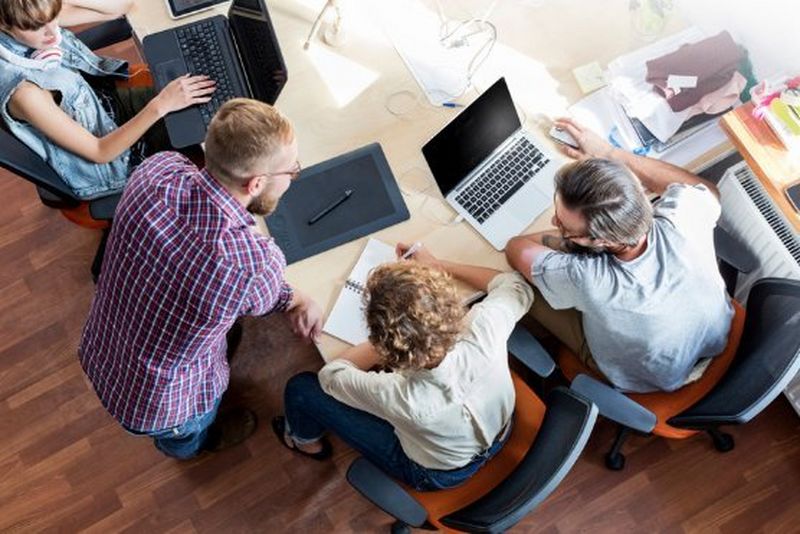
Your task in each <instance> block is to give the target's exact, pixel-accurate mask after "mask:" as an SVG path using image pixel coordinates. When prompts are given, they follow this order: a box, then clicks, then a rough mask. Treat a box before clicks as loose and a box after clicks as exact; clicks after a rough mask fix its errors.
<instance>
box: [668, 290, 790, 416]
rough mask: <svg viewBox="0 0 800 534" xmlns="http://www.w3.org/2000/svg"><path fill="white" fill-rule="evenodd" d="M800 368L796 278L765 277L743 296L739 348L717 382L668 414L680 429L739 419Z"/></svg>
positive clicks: (750, 413) (783, 385)
mask: <svg viewBox="0 0 800 534" xmlns="http://www.w3.org/2000/svg"><path fill="white" fill-rule="evenodd" d="M798 369H800V281H798V280H788V279H782V278H764V279H762V280H759V281H758V282H757V283H756V284H754V285H753V287H752V289H751V290H750V295H749V297H748V299H747V318H746V319H745V325H744V332H743V333H742V341H741V343H740V345H739V350H738V351H737V353H736V356H735V357H734V360H733V363H732V364H731V367H730V369H729V370H728V372H727V373H725V376H724V377H723V378H722V380H721V381H720V382H719V383H718V384H717V386H716V387H715V388H714V389H713V390H712V391H711V392H710V393H709V394H708V395H706V396H705V397H704V398H703V399H702V400H700V401H699V402H698V403H697V404H695V405H694V406H692V407H691V408H689V409H688V410H686V411H684V412H683V413H681V414H679V415H677V416H675V417H673V418H671V419H670V420H669V423H670V424H671V425H674V426H680V427H684V428H693V427H694V428H704V427H708V426H715V425H721V424H743V423H746V422H748V421H749V420H750V419H752V418H753V417H755V416H756V415H758V413H760V412H761V411H762V410H763V409H764V408H766V407H767V405H769V403H770V402H772V401H773V400H774V399H775V397H777V396H778V395H779V394H780V393H781V391H783V390H784V389H785V388H786V386H787V384H788V383H789V381H791V379H792V378H794V376H795V375H796V374H797V372H798Z"/></svg>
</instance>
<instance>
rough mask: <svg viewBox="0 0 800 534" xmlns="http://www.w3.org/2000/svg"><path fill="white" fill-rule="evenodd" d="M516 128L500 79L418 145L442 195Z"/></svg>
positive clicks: (513, 110)
mask: <svg viewBox="0 0 800 534" xmlns="http://www.w3.org/2000/svg"><path fill="white" fill-rule="evenodd" d="M520 127H521V124H520V122H519V117H517V111H516V109H514V102H513V101H512V100H511V93H509V92H508V86H507V85H506V81H505V79H504V78H500V79H499V80H497V81H496V82H495V84H494V85H492V86H491V87H490V88H489V89H487V90H486V92H484V93H483V94H482V95H481V96H479V97H478V98H477V99H476V100H475V101H474V102H473V103H472V104H470V105H469V107H467V108H466V109H465V110H463V111H462V112H461V113H460V114H459V115H458V116H457V117H456V118H455V119H453V120H452V122H450V124H448V125H447V126H445V128H444V129H443V130H442V131H441V132H439V133H438V134H436V136H435V137H434V138H433V139H431V140H430V141H428V143H427V144H426V145H425V146H424V147H422V154H423V155H424V156H425V160H426V161H427V162H428V166H429V167H430V168H431V172H432V173H433V177H434V178H435V179H436V183H437V184H439V188H440V189H441V191H442V194H443V195H445V196H447V194H448V193H449V192H450V191H452V190H453V188H454V187H456V185H458V183H459V182H460V181H461V180H463V179H464V178H465V177H466V176H467V175H468V174H469V173H470V172H471V171H472V170H473V169H474V168H475V167H477V166H478V165H480V163H481V162H482V161H483V160H484V159H486V158H487V157H488V156H489V154H491V153H492V152H493V151H494V150H495V149H496V148H497V147H498V146H500V145H501V144H503V142H504V141H505V140H506V139H508V138H509V137H510V136H511V135H512V134H513V133H514V132H516V131H517V130H518V129H519V128H520Z"/></svg>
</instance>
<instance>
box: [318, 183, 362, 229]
mask: <svg viewBox="0 0 800 534" xmlns="http://www.w3.org/2000/svg"><path fill="white" fill-rule="evenodd" d="M352 194H353V190H352V189H348V190H346V191H345V192H344V193H342V196H340V197H339V198H337V199H336V200H334V201H333V202H331V203H330V204H328V205H327V206H325V207H324V208H322V211H320V212H319V213H317V214H316V215H314V216H313V217H311V218H310V219H309V220H308V224H314V223H315V222H317V221H319V220H320V219H321V218H323V217H325V216H326V215H327V214H329V213H330V212H332V211H333V210H335V209H336V208H337V207H338V206H339V205H340V204H342V203H343V202H344V201H345V200H347V199H348V198H350V195H352Z"/></svg>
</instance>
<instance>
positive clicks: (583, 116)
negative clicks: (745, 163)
mask: <svg viewBox="0 0 800 534" xmlns="http://www.w3.org/2000/svg"><path fill="white" fill-rule="evenodd" d="M569 112H570V115H571V116H572V117H573V118H574V119H575V120H577V121H578V122H579V123H581V124H583V125H584V126H586V127H587V128H589V129H590V130H592V131H594V132H595V133H597V134H598V135H600V136H601V137H602V138H603V139H605V140H607V141H610V142H613V143H616V144H618V145H619V146H620V147H621V148H623V149H625V150H628V151H630V152H640V151H641V150H640V149H641V148H642V146H641V143H640V142H639V141H638V138H637V137H636V134H635V132H634V131H633V129H632V126H631V123H630V121H629V120H628V119H627V117H626V116H625V114H624V111H623V110H622V108H621V107H620V105H619V104H618V103H617V102H616V101H615V99H614V97H613V93H612V92H611V91H610V90H609V88H607V87H606V88H603V89H600V90H599V91H595V92H594V93H592V94H590V95H588V96H586V97H584V98H582V99H581V100H579V101H578V102H576V103H575V104H574V105H573V106H571V107H570V108H569ZM726 141H727V137H726V136H725V132H724V131H723V130H722V128H721V127H720V126H719V122H718V121H716V120H715V121H712V122H711V123H710V124H709V125H708V127H706V128H703V129H701V130H699V131H698V132H696V133H694V134H693V135H690V136H689V137H687V138H686V139H684V140H682V141H680V142H678V143H675V145H673V146H671V147H670V148H668V149H666V150H664V151H663V152H656V151H655V150H650V151H643V153H644V154H645V155H647V156H649V157H652V158H655V159H660V160H662V161H666V162H668V163H672V164H673V165H678V166H679V167H684V166H686V165H688V164H689V163H691V162H692V161H694V160H696V159H698V158H700V157H701V156H703V155H704V154H706V153H707V152H709V151H710V150H712V149H714V148H716V147H719V146H720V145H722V144H723V143H725V142H726Z"/></svg>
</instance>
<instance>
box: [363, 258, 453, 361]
mask: <svg viewBox="0 0 800 534" xmlns="http://www.w3.org/2000/svg"><path fill="white" fill-rule="evenodd" d="M364 300H365V307H366V315H367V326H368V327H369V341H370V343H372V345H373V346H374V347H375V350H376V351H377V352H378V354H379V355H380V357H381V358H382V360H383V363H384V364H385V365H386V366H387V367H390V368H392V369H431V368H433V367H436V366H437V365H439V363H441V361H442V360H443V359H444V357H445V356H447V353H448V352H450V349H452V348H453V345H455V343H456V341H457V340H458V337H459V335H460V333H461V331H462V328H463V323H464V321H463V319H464V316H465V315H466V312H467V310H466V307H465V306H464V304H463V302H462V300H461V298H460V297H459V295H458V289H457V288H456V285H455V283H454V282H453V279H452V278H451V277H450V275H448V274H446V273H444V272H442V271H439V270H438V269H434V268H432V267H427V266H425V265H420V264H419V263H416V262H412V261H399V262H393V263H387V264H385V265H381V266H380V267H377V268H375V270H373V271H372V273H371V274H370V276H369V278H368V279H367V287H366V291H365V293H364Z"/></svg>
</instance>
